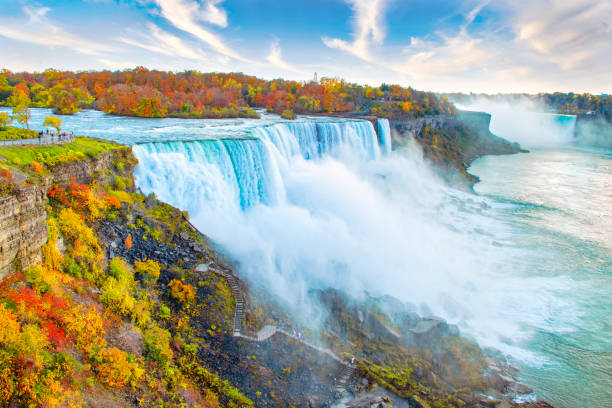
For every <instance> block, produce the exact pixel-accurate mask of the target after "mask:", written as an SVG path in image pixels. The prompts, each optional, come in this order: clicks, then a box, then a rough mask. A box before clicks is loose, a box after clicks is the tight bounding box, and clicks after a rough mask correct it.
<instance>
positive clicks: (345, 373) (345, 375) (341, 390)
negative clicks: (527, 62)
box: [334, 364, 355, 398]
mask: <svg viewBox="0 0 612 408" xmlns="http://www.w3.org/2000/svg"><path fill="white" fill-rule="evenodd" d="M353 371H355V367H354V366H353V365H351V364H346V365H345V366H344V368H343V369H342V374H340V376H339V377H338V378H337V379H336V383H335V384H334V387H335V388H336V392H337V393H338V394H340V396H341V398H342V397H344V396H346V395H347V394H348V389H347V387H348V383H349V380H350V379H351V376H352V375H353Z"/></svg>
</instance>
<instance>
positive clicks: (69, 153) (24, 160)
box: [0, 137, 129, 168]
mask: <svg viewBox="0 0 612 408" xmlns="http://www.w3.org/2000/svg"><path fill="white" fill-rule="evenodd" d="M122 148H126V149H129V148H128V147H125V146H123V145H120V144H118V143H115V142H111V141H107V140H100V139H92V138H88V137H77V138H76V140H75V141H74V142H71V143H67V144H63V145H42V146H38V145H32V146H12V147H0V156H2V157H1V158H0V164H2V161H3V160H2V158H4V159H6V162H7V164H10V165H13V166H16V167H21V168H26V167H28V166H30V165H31V164H32V162H37V163H39V164H43V165H45V166H47V167H54V166H56V165H58V164H63V163H67V162H70V161H75V160H83V159H85V158H87V157H91V158H96V157H98V156H99V155H100V154H101V153H103V152H106V151H109V150H118V149H122Z"/></svg>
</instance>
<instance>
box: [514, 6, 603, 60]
mask: <svg viewBox="0 0 612 408" xmlns="http://www.w3.org/2000/svg"><path fill="white" fill-rule="evenodd" d="M510 5H511V7H514V11H515V16H516V17H515V18H513V24H514V29H515V31H516V34H517V39H518V40H519V41H520V42H522V43H524V44H525V45H527V46H528V47H529V48H530V49H532V50H534V51H535V52H536V53H538V54H540V55H542V56H544V57H546V58H549V59H551V60H553V61H555V62H556V63H558V64H559V65H560V66H561V67H562V68H564V69H572V68H576V67H579V66H582V67H589V68H591V67H592V64H596V65H600V64H602V63H603V64H604V65H607V67H608V69H609V68H610V66H612V2H610V1H601V0H575V1H572V2H565V1H564V2H560V1H550V0H546V1H540V2H531V1H529V2H528V1H518V2H510Z"/></svg>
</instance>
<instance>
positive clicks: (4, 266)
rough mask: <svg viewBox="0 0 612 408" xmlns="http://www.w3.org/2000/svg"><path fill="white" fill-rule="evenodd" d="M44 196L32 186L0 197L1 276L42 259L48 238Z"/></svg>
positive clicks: (42, 190) (41, 190)
mask: <svg viewBox="0 0 612 408" xmlns="http://www.w3.org/2000/svg"><path fill="white" fill-rule="evenodd" d="M46 203H47V197H46V194H45V190H44V189H43V188H42V186H38V185H32V186H28V187H25V188H21V189H19V190H15V191H14V192H13V193H12V194H8V195H3V196H1V197H0V279H1V278H3V277H4V276H6V275H8V274H9V273H11V272H13V271H15V270H19V269H21V268H28V267H30V266H32V265H34V264H36V263H37V262H39V261H40V260H41V254H40V248H41V247H42V246H43V244H44V243H45V242H46V241H47V224H46V220H47V213H46V211H45V205H46Z"/></svg>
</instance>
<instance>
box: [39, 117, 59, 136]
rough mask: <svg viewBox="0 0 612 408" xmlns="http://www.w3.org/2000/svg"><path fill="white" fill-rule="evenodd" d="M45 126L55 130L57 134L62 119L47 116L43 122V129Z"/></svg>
mask: <svg viewBox="0 0 612 408" xmlns="http://www.w3.org/2000/svg"><path fill="white" fill-rule="evenodd" d="M46 126H49V127H52V128H55V130H56V131H57V132H58V133H59V132H60V131H61V130H62V119H61V118H58V117H57V116H53V115H50V116H47V117H46V118H45V121H44V122H43V127H46Z"/></svg>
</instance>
